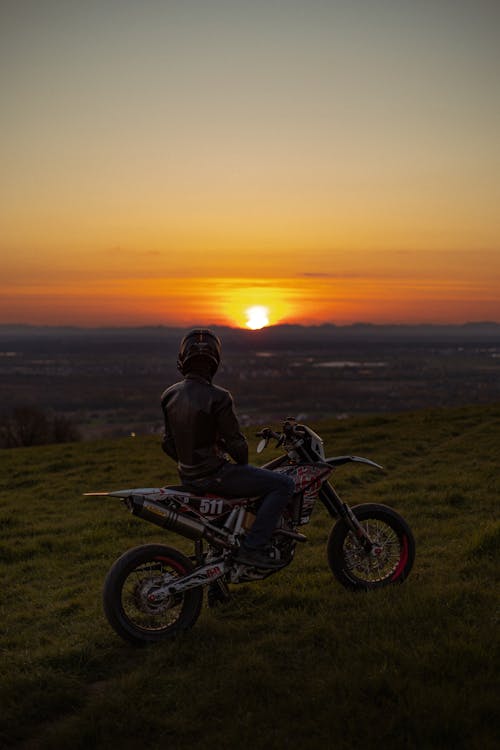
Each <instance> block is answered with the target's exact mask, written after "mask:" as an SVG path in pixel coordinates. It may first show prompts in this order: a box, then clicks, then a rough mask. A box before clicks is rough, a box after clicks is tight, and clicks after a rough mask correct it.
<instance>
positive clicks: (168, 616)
mask: <svg viewBox="0 0 500 750" xmlns="http://www.w3.org/2000/svg"><path fill="white" fill-rule="evenodd" d="M257 435H258V436H259V437H261V438H262V439H261V441H260V443H259V445H258V447H257V451H258V452H259V453H261V452H262V451H263V450H264V448H265V447H266V446H267V445H268V443H269V441H270V440H271V439H275V440H276V441H277V446H279V447H281V448H283V450H284V453H283V454H282V455H280V456H279V457H278V458H275V459H274V460H272V461H270V462H269V463H267V464H265V465H264V468H267V469H270V470H272V471H276V472H283V473H286V474H289V475H290V476H291V477H292V478H293V480H294V482H295V493H294V495H293V498H292V501H291V502H290V504H289V505H288V507H287V508H286V510H285V512H284V514H283V516H282V518H281V520H280V523H279V525H278V527H277V528H276V529H275V531H274V534H273V538H272V546H271V553H272V554H271V556H274V559H275V560H276V561H279V563H280V564H281V565H280V567H273V568H272V569H269V568H266V569H259V568H256V567H250V566H248V565H244V564H242V563H240V562H238V561H237V560H235V559H234V558H235V555H236V553H237V550H238V549H239V546H240V544H241V541H242V539H243V537H244V535H245V531H246V530H247V529H248V528H250V527H251V525H252V522H253V520H254V518H255V514H256V513H257V510H258V506H259V498H257V497H244V498H231V499H228V498H223V497H216V496H214V495H203V496H201V495H196V494H193V493H192V492H190V491H189V489H188V488H186V487H185V486H168V487H161V488H148V489H129V490H119V491H117V492H99V493H97V492H90V493H85V494H86V495H92V496H95V495H107V496H110V497H115V498H122V499H123V500H124V502H125V504H126V505H127V507H128V509H129V510H130V511H131V512H132V514H133V515H135V516H137V517H138V518H142V519H144V520H146V521H150V522H151V523H154V524H156V525H157V526H160V527H162V528H164V529H168V530H171V531H175V532H176V533H178V534H180V535H181V536H183V537H187V538H188V539H191V540H194V554H193V555H192V556H191V557H188V556H187V555H185V554H183V553H182V552H180V551H179V550H177V549H174V548H173V547H167V546H165V545H163V544H145V545H142V546H139V547H135V548H133V549H130V550H128V551H127V552H125V553H124V554H123V555H122V556H121V557H120V558H118V559H117V560H116V562H115V563H114V564H113V565H112V567H111V568H110V570H109V572H108V574H107V576H106V580H105V583H104V591H103V604H104V612H105V614H106V617H107V619H108V621H109V623H110V625H111V627H112V628H113V629H114V630H115V631H116V632H117V633H118V634H119V635H120V636H121V637H122V638H124V639H125V640H127V641H130V642H132V643H135V644H141V643H147V642H151V641H160V640H163V639H165V638H168V637H170V636H173V635H176V634H177V633H179V631H182V630H186V629H188V628H191V627H192V626H193V625H194V624H195V622H196V620H197V619H198V616H199V614H200V610H201V606H202V601H203V588H204V587H206V586H208V587H209V604H210V603H212V604H213V603H215V602H216V601H217V600H219V601H224V600H226V599H228V598H229V596H230V594H229V589H228V584H236V583H242V582H249V581H257V580H261V579H263V578H266V577H267V576H269V575H272V574H273V573H276V572H278V571H279V570H281V569H282V568H284V567H285V566H287V565H289V564H290V563H291V561H292V560H293V558H294V555H295V549H296V546H297V544H302V543H304V542H306V537H305V536H304V535H303V534H302V533H301V532H300V531H299V529H300V528H301V527H302V526H305V525H306V524H307V523H308V522H309V519H310V517H311V513H312V511H313V508H314V506H315V503H316V501H317V500H318V499H319V500H321V502H322V503H323V505H324V506H325V508H326V510H327V511H328V513H329V514H330V516H332V517H333V518H334V519H336V523H335V525H334V526H333V527H332V529H331V531H330V535H329V537H328V542H327V545H326V554H327V559H328V564H329V566H330V568H331V570H332V573H333V574H334V576H335V577H336V578H337V579H338V581H340V583H341V584H342V585H343V586H345V587H346V588H348V589H352V590H354V591H357V590H363V591H367V590H370V589H377V588H380V587H383V586H387V585H390V584H396V583H402V582H403V581H404V580H405V579H406V578H407V577H408V575H409V573H410V571H411V568H412V566H413V561H414V557H415V542H414V538H413V534H412V532H411V530H410V528H409V526H408V524H407V523H406V521H405V520H404V519H403V518H402V517H401V516H400V515H399V514H398V513H396V512H395V511H394V510H392V509H391V508H389V507H387V506H386V505H380V504H375V503H369V504H368V503H367V504H363V505H356V506H353V507H352V508H350V507H349V506H348V505H347V503H345V502H343V501H342V500H341V499H340V497H339V495H338V494H337V492H336V491H335V489H334V488H333V486H332V485H331V483H330V482H329V481H328V478H329V476H330V475H331V473H332V472H333V470H334V469H336V468H337V467H338V466H341V465H343V464H346V463H348V462H351V461H354V462H358V463H362V464H366V465H368V466H372V467H375V468H377V469H382V467H381V466H380V465H379V464H377V463H375V462H374V461H371V460H370V459H368V458H362V457H360V456H335V457H333V458H326V457H325V451H324V446H323V441H322V440H321V438H320V437H319V435H317V434H316V433H315V432H314V431H313V430H312V429H310V428H309V427H307V426H306V425H304V424H298V423H297V422H296V421H295V420H294V419H287V420H286V421H285V423H284V425H283V429H282V432H281V433H276V432H273V430H271V429H270V428H269V427H266V428H264V429H263V430H262V431H261V432H259V433H257Z"/></svg>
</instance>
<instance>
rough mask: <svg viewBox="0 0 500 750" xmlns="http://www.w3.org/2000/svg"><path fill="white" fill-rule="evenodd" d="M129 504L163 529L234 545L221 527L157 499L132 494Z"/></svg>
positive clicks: (134, 513) (226, 545) (191, 537)
mask: <svg viewBox="0 0 500 750" xmlns="http://www.w3.org/2000/svg"><path fill="white" fill-rule="evenodd" d="M127 505H128V506H129V508H130V510H131V511H132V514H133V515H134V516H138V518H143V519H144V520H145V521H150V522H151V523H154V524H156V526H161V528H163V529H169V531H175V532H177V534H180V535H181V536H185V537H187V538H188V539H203V538H205V539H207V540H208V541H209V542H215V543H217V544H218V545H220V546H223V547H231V546H232V545H231V544H230V542H229V541H228V540H227V538H225V537H226V536H227V535H226V534H225V533H224V532H223V531H221V530H220V529H218V528H215V527H212V526H210V524H207V523H202V521H197V520H196V518H190V517H189V516H187V515H185V514H184V513H178V512H177V511H175V510H172V509H171V508H166V507H165V506H164V505H162V504H161V503H158V502H157V501H156V500H149V499H148V498H146V497H144V496H143V495H131V496H130V497H129V498H127Z"/></svg>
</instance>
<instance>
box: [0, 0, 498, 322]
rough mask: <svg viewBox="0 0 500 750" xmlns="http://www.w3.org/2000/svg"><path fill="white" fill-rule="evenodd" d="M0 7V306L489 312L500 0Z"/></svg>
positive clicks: (63, 311) (131, 318) (493, 309)
mask: <svg viewBox="0 0 500 750" xmlns="http://www.w3.org/2000/svg"><path fill="white" fill-rule="evenodd" d="M306 9H307V12H306ZM0 20H1V23H0V29H1V31H0V34H1V35H2V36H1V38H0V78H1V83H2V91H3V104H4V112H5V116H4V118H3V126H2V136H1V141H0V156H1V164H2V169H1V171H0V226H1V235H0V257H1V261H2V266H1V268H2V274H1V277H0V323H22V322H25V323H38V324H74V325H90V326H97V325H144V324H153V325H156V324H167V325H168V324H172V325H186V326H189V325H192V324H202V323H205V324H210V323H219V324H222V323H225V324H229V325H244V324H245V320H246V316H245V310H246V308H248V307H250V306H252V305H263V306H266V307H268V308H269V319H270V322H271V323H279V322H300V323H320V322H324V321H329V322H334V323H338V324H346V323H352V322H356V321H361V320H362V321H369V322H408V323H417V322H449V323H453V322H455V323H461V322H465V321H473V320H496V321H500V222H499V220H498V206H499V205H500V159H499V149H498V132H499V131H498V127H499V123H500V95H499V89H498V85H497V81H498V70H499V67H500V54H499V49H498V44H497V39H496V34H495V33H494V29H496V28H498V23H499V21H500V5H498V4H494V3H490V2H487V0H478V2H477V3H475V4H470V3H466V2H463V3H462V2H459V1H458V0H456V1H455V2H451V0H450V2H447V0H443V2H442V3H439V4H427V3H422V4H421V3H415V4H406V3H404V4H397V3H394V2H392V0H373V3H370V4H367V5H365V4H360V5H359V6H358V5H357V4H355V3H352V2H347V0H332V2H331V3H324V2H321V1H320V0H310V1H309V2H308V3H307V4H305V3H303V2H299V0H289V2H288V3H287V4H286V13H285V12H284V10H283V8H282V7H281V5H280V4H273V3H269V2H263V1H262V2H261V0H255V2H254V3H248V2H240V1H239V0H233V2H231V3H227V2H224V1H223V0H213V2H211V3H209V4H207V3H204V2H202V1H201V0H193V2H192V3H187V4H183V3H179V4H176V3H173V4H171V3H165V4H158V3H154V2H149V0H145V2H144V3H140V4H138V3H134V2H131V1H130V2H129V0H120V2H118V0H110V1H109V2H108V3H106V4H102V3H97V2H95V3H94V2H89V3H88V4H67V5H66V4H61V3H58V2H56V0H47V1H46V2H44V3H38V2H35V0H27V2H25V3H22V4H11V5H10V6H5V7H4V8H3V9H2V17H1V19H0Z"/></svg>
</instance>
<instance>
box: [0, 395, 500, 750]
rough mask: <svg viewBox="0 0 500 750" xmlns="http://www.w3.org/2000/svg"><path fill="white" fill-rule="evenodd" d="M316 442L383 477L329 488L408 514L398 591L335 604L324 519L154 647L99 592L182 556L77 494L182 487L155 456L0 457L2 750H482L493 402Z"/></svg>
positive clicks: (491, 558)
mask: <svg viewBox="0 0 500 750" xmlns="http://www.w3.org/2000/svg"><path fill="white" fill-rule="evenodd" d="M316 427H317V428H318V430H319V431H320V432H321V433H322V435H323V437H324V438H325V443H326V445H327V452H328V453H329V454H330V455H334V454H344V453H355V454H358V455H365V456H368V457H371V458H373V459H374V460H376V461H378V462H380V463H382V464H384V465H385V466H386V468H387V473H385V474H381V473H380V472H376V471H372V470H370V469H366V468H364V467H362V466H359V465H358V466H355V465H352V466H350V467H345V468H341V469H339V470H338V472H337V476H336V479H337V481H336V486H337V488H338V489H339V490H340V491H341V494H343V496H344V497H345V498H346V499H348V500H349V502H351V503H352V504H355V503H358V502H385V503H387V504H389V505H391V506H393V507H394V508H395V509H396V510H398V511H400V512H401V513H402V514H403V515H404V516H405V517H406V518H407V520H408V521H409V523H410V524H411V526H412V527H413V529H414V532H415V536H416V540H417V561H416V565H415V569H414V572H413V574H412V575H411V577H410V579H409V580H408V582H407V583H405V584H404V585H403V586H402V587H397V588H392V589H390V590H384V591H382V592H378V593H372V594H368V595H365V594H362V595H361V594H357V595H356V594H352V593H349V592H347V591H345V590H344V589H343V588H342V587H341V586H340V585H339V584H337V583H336V582H335V580H334V579H333V577H332V576H331V574H330V572H329V570H328V567H327V564H326V558H325V542H326V537H327V533H328V531H329V528H330V526H331V521H330V519H329V518H328V517H327V515H326V512H325V511H324V509H323V508H322V507H319V506H318V508H317V510H316V512H315V515H314V516H313V520H312V522H311V524H310V525H309V526H308V527H307V528H306V533H307V534H308V536H309V543H308V544H307V545H305V546H304V547H301V548H300V549H299V550H298V553H297V557H296V560H295V562H294V564H293V565H292V566H290V567H289V568H287V569H286V570H285V571H283V572H282V573H281V574H278V575H276V576H272V577H271V578H269V579H267V580H266V581H263V582H260V583H257V584H252V585H248V584H246V585H243V586H239V587H234V591H235V597H234V599H233V601H232V603H231V604H229V605H226V606H225V607H224V608H222V609H219V610H217V611H214V610H208V609H206V608H204V610H203V613H202V616H201V618H200V620H199V621H198V623H197V625H196V627H195V628H194V630H192V631H191V632H189V633H187V634H186V635H185V636H183V637H182V638H181V639H178V640H177V641H175V642H170V643H165V644H161V645H159V646H156V647H153V648H149V649H133V648H131V647H129V646H127V645H125V644H124V643H122V642H121V640H120V639H119V638H118V637H117V636H115V634H114V633H113V632H112V631H111V630H110V628H109V626H108V625H107V623H106V622H105V620H104V617H103V615H102V611H101V602H100V597H101V586H102V581H103V578H104V576H105V573H106V571H107V569H108V568H109V566H110V564H111V563H112V562H113V560H114V559H115V558H116V557H117V556H118V555H119V554H121V553H122V552H123V551H124V550H125V549H127V548H129V547H132V546H135V545H137V544H141V543H143V542H146V541H153V540H155V541H163V540H166V541H167V542H168V543H171V544H173V545H175V546H180V547H181V548H183V549H185V550H189V549H190V545H189V543H187V542H184V541H183V540H182V539H180V538H179V537H176V536H175V535H173V534H164V533H163V532H161V531H160V530H159V529H157V528H156V527H154V526H151V525H149V524H146V523H144V522H142V521H139V520H137V519H134V518H132V517H131V516H129V515H128V514H127V513H126V511H125V509H124V508H123V506H122V505H121V504H120V503H119V501H113V500H111V499H103V500H100V499H91V500H89V499H83V498H82V497H81V493H82V492H84V491H88V490H92V489H108V488H114V489H119V488H123V487H141V486H157V485H161V484H167V483H169V482H171V481H175V479H176V477H175V471H174V470H173V466H172V464H171V463H170V462H168V460H167V459H165V458H164V457H163V455H162V454H161V451H160V450H159V447H158V441H157V440H156V439H140V440H139V439H135V440H132V439H128V440H115V441H102V442H98V443H97V442H96V443H88V444H81V445H78V444H73V445H64V446H57V447H56V446H47V447H40V448H34V449H18V450H15V451H4V452H2V453H1V454H0V491H1V506H0V525H1V529H2V547H1V553H0V566H1V567H0V569H1V572H2V584H1V585H2V589H1V591H2V594H1V609H0V622H1V627H2V631H3V635H2V642H1V654H2V660H1V669H2V679H1V694H0V700H1V706H2V712H1V713H2V717H3V718H2V725H1V729H0V744H2V743H3V744H7V745H8V746H10V745H12V746H19V747H23V748H26V749H28V750H29V748H35V747H36V748H38V747H40V748H58V747H72V748H75V749H76V748H88V747H99V748H107V747H110V746H111V745H112V744H117V745H119V746H120V747H121V748H122V750H126V749H127V748H139V747H141V748H146V747H147V748H156V747H158V748H159V747H166V746H171V747H173V748H175V750H183V749H184V748H192V747H193V746H194V744H195V742H197V741H200V742H202V743H203V747H205V748H229V747H234V746H237V747H239V748H243V749H246V748H253V747H256V748H266V749H267V748H284V747H285V746H286V747H288V748H316V747H322V748H325V747H326V748H330V747H331V748H338V749H339V750H341V749H342V748H352V747H354V746H355V745H356V744H359V745H360V746H361V747H364V748H366V747H375V746H377V747H379V746H380V745H381V744H382V745H383V746H385V747H386V748H439V747H454V748H467V749H468V750H469V748H490V747H491V748H493V747H494V745H495V722H494V709H495V681H496V680H497V676H496V675H497V666H498V656H497V659H496V662H495V643H497V640H496V631H497V629H498V620H499V612H498V600H497V599H496V598H495V595H494V584H495V570H498V567H495V555H498V548H499V544H498V541H499V536H500V533H499V532H500V524H499V523H498V521H497V522H495V521H494V516H495V510H496V499H497V494H498V490H497V487H498V454H499V450H498V448H499V440H498V437H499V427H500V407H499V406H496V407H490V408H479V407H478V408H476V407H470V408H463V409H453V410H436V411H424V412H418V413H415V414H404V415H394V416H387V417H373V418H359V419H353V420H349V421H346V422H342V423H328V424H325V425H316ZM252 442H253V443H254V444H255V442H256V441H255V440H253V441H252ZM254 458H255V457H254ZM268 458H269V454H266V459H268ZM497 583H498V580H497ZM496 653H497V655H498V652H496ZM497 687H498V686H497Z"/></svg>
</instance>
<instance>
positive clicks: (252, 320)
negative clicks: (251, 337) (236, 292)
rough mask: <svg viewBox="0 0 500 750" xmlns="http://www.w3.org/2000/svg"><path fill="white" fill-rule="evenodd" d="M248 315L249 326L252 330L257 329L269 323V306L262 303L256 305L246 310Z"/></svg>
mask: <svg viewBox="0 0 500 750" xmlns="http://www.w3.org/2000/svg"><path fill="white" fill-rule="evenodd" d="M246 315H247V323H246V325H247V328H251V329H252V331H256V330H258V329H259V328H264V326H268V325H269V310H268V309H267V307H263V306H262V305H254V307H249V308H248V309H247V310H246Z"/></svg>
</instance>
